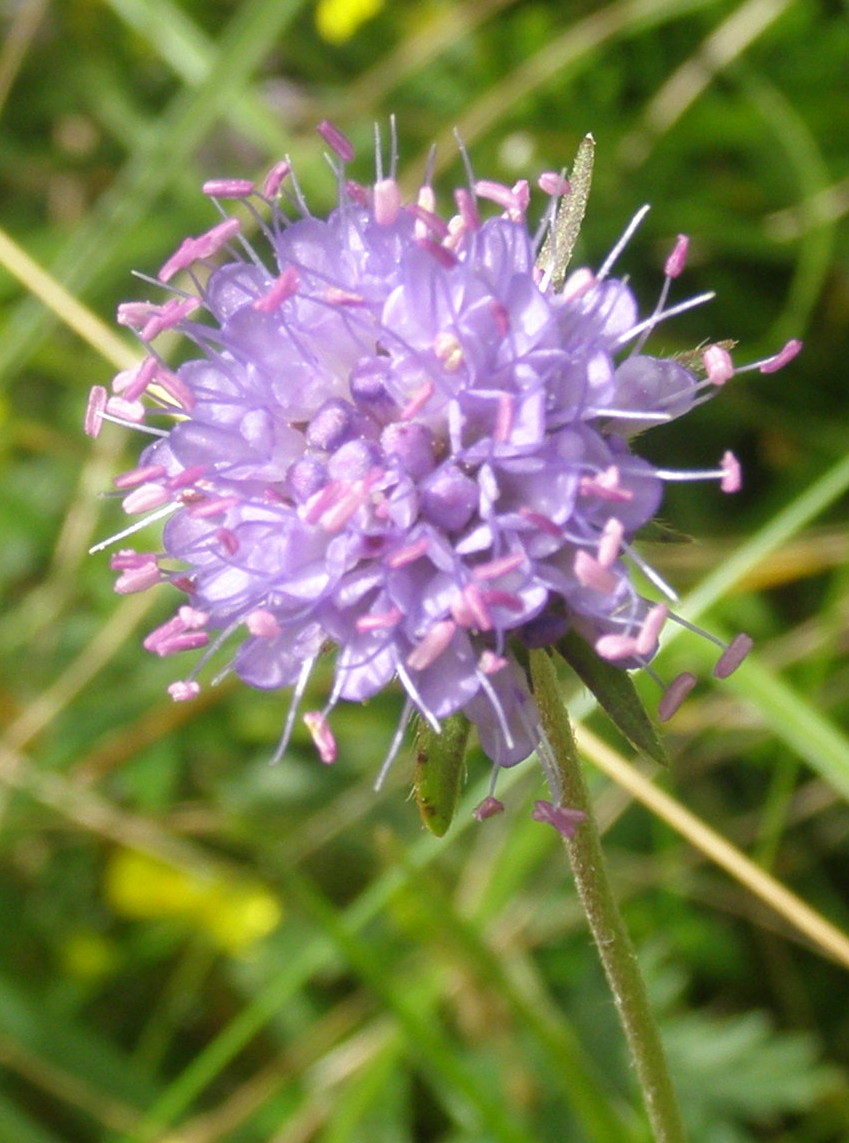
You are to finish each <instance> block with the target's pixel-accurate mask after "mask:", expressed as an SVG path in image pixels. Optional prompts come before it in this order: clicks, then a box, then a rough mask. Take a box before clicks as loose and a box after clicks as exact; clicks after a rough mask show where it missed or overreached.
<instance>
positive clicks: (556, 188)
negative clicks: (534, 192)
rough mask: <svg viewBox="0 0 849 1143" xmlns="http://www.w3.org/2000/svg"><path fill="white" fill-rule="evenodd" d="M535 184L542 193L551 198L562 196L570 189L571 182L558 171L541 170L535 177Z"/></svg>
mask: <svg viewBox="0 0 849 1143" xmlns="http://www.w3.org/2000/svg"><path fill="white" fill-rule="evenodd" d="M537 186H538V187H539V189H540V190H541V191H542V192H543V194H547V195H550V196H551V197H552V198H562V197H563V196H564V195H567V194H570V193H571V191H572V184H571V183H570V182H569V180H568V179H567V178H566V176H565V175H563V174H561V173H559V172H558V171H543V172H542V174H541V175H540V176H539V178H538V179H537Z"/></svg>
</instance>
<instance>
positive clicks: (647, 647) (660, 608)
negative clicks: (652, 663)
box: [636, 603, 669, 658]
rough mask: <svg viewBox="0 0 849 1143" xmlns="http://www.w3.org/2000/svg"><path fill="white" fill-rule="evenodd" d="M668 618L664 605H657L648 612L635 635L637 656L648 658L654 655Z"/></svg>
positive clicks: (667, 611)
mask: <svg viewBox="0 0 849 1143" xmlns="http://www.w3.org/2000/svg"><path fill="white" fill-rule="evenodd" d="M668 617H669V608H668V607H667V606H666V604H665V603H658V604H656V606H654V607H653V608H652V609H651V610H650V611H649V613H648V615H647V616H646V618H645V620H644V622H643V625H642V627H641V628H640V631H639V634H638V635H637V640H636V647H637V654H638V655H642V656H643V657H644V658H648V657H649V656H650V655H652V654H654V651H655V648H656V647H657V641H658V638H659V636H660V632H661V630H662V628H663V625H664V623H665V622H666V620H667V619H668Z"/></svg>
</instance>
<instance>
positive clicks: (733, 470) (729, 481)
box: [719, 451, 743, 492]
mask: <svg viewBox="0 0 849 1143" xmlns="http://www.w3.org/2000/svg"><path fill="white" fill-rule="evenodd" d="M720 464H721V467H722V480H721V481H720V485H719V487H720V488H721V489H722V491H723V492H739V491H740V488H741V487H742V484H743V481H742V478H741V475H740V462H739V461H738V460H737V457H736V456H735V455H734V453H733V452H728V451H726V452H724V453H723V454H722V460H721V462H720Z"/></svg>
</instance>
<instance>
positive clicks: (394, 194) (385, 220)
mask: <svg viewBox="0 0 849 1143" xmlns="http://www.w3.org/2000/svg"><path fill="white" fill-rule="evenodd" d="M400 209H401V188H400V187H399V186H398V183H397V182H396V181H395V179H380V180H379V181H378V182H377V183H375V185H374V218H375V222H377V224H378V226H391V225H392V224H393V223H394V222H395V220H396V219H397V217H398V213H399V211H400Z"/></svg>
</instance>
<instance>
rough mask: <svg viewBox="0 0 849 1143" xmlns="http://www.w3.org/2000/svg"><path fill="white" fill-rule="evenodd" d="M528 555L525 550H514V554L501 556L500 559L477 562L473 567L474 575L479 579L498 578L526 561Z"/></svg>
mask: <svg viewBox="0 0 849 1143" xmlns="http://www.w3.org/2000/svg"><path fill="white" fill-rule="evenodd" d="M526 559H527V556H526V555H525V553H524V552H514V554H513V555H512V556H501V557H500V558H498V559H494V560H487V561H486V563H483V564H476V565H475V566H474V567H473V568H472V577H473V578H474V579H478V580H488V579H498V578H499V576H502V575H507V573H508V572H511V571H515V570H516V568H520V567H521V566H522V564H523V563H525V561H526Z"/></svg>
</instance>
